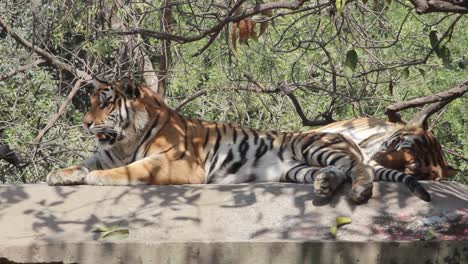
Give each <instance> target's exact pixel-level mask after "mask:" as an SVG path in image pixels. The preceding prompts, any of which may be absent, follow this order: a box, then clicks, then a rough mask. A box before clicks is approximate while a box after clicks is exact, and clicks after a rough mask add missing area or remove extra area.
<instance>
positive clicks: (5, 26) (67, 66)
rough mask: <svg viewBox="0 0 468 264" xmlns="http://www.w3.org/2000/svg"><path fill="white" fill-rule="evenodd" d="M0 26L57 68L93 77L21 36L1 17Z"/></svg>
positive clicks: (83, 77)
mask: <svg viewBox="0 0 468 264" xmlns="http://www.w3.org/2000/svg"><path fill="white" fill-rule="evenodd" d="M0 27H1V28H3V30H4V31H6V32H7V33H8V34H9V35H10V36H11V37H12V38H13V39H15V40H16V41H17V42H18V43H19V44H21V45H22V46H24V47H25V48H27V49H30V50H32V51H34V52H35V53H36V54H38V55H39V56H41V57H42V58H43V59H44V60H46V61H47V62H49V63H50V64H52V65H53V66H55V67H56V68H58V69H60V70H64V71H67V72H69V73H71V74H73V75H75V76H77V77H78V78H79V79H85V80H90V79H92V77H91V75H89V74H87V73H86V72H84V71H82V70H79V69H77V68H75V67H74V66H72V65H70V64H68V63H65V62H62V61H60V60H59V59H58V58H57V57H55V56H54V55H52V54H50V53H48V52H47V51H45V50H43V49H41V48H39V47H36V46H34V45H33V44H32V43H31V42H29V41H28V40H26V39H25V38H23V37H22V36H20V35H19V34H18V33H16V32H15V31H14V30H13V29H12V28H11V27H10V26H9V25H8V24H6V23H5V21H4V20H3V19H2V17H0Z"/></svg>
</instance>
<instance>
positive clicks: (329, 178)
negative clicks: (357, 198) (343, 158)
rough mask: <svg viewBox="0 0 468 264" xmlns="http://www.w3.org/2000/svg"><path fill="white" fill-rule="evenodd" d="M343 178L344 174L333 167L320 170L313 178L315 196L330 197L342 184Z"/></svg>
mask: <svg viewBox="0 0 468 264" xmlns="http://www.w3.org/2000/svg"><path fill="white" fill-rule="evenodd" d="M345 177H346V176H345V174H344V172H343V171H341V170H340V169H338V168H336V167H334V166H329V167H325V168H321V169H320V170H319V171H318V172H317V174H316V175H315V177H314V192H315V194H317V195H318V196H322V197H330V196H331V195H333V193H334V192H335V190H336V189H337V188H338V187H339V186H340V185H341V184H342V183H343V181H344V179H345Z"/></svg>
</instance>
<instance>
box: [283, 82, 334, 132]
mask: <svg viewBox="0 0 468 264" xmlns="http://www.w3.org/2000/svg"><path fill="white" fill-rule="evenodd" d="M280 88H281V90H282V91H283V93H284V94H285V95H286V96H287V97H289V99H291V102H292V103H293V105H294V108H295V109H296V112H297V114H298V115H299V117H300V118H301V120H302V125H303V126H323V125H328V124H330V123H333V122H335V120H334V119H333V118H332V116H331V113H328V114H327V115H322V116H323V117H324V119H321V120H317V119H315V120H310V119H308V118H307V117H306V116H305V114H304V111H303V110H302V107H301V104H299V101H298V100H297V98H296V96H294V94H293V93H292V91H291V90H290V89H289V88H288V87H286V86H280Z"/></svg>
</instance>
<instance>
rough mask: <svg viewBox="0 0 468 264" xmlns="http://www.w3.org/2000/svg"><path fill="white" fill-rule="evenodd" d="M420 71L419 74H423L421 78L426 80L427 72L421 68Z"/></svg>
mask: <svg viewBox="0 0 468 264" xmlns="http://www.w3.org/2000/svg"><path fill="white" fill-rule="evenodd" d="M418 71H419V73H420V74H421V76H422V77H423V78H424V79H426V71H425V70H424V69H421V68H419V69H418Z"/></svg>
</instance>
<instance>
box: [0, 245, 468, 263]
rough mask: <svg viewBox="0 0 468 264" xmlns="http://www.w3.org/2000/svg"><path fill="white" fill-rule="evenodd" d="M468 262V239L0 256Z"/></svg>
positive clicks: (59, 250)
mask: <svg viewBox="0 0 468 264" xmlns="http://www.w3.org/2000/svg"><path fill="white" fill-rule="evenodd" d="M5 252H8V254H5ZM2 261H3V262H2ZM467 262H468V240H461V241H439V240H431V241H369V242H355V241H255V242H252V241H250V242H249V241H237V242H236V241H230V242H216V241H210V242H167V241H165V242H141V241H126V240H120V241H115V242H97V241H95V242H82V243H58V242H52V243H40V244H32V245H29V246H8V247H7V248H3V253H1V254H0V263H83V264H85V263H93V264H94V263H171V264H172V263H174V264H178V263H245V264H249V263H252V264H253V263H255V264H263V263H278V264H279V263H399V264H405V263H408V264H413V263H427V264H432V263H433V264H435V263H450V264H454V263H467Z"/></svg>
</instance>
